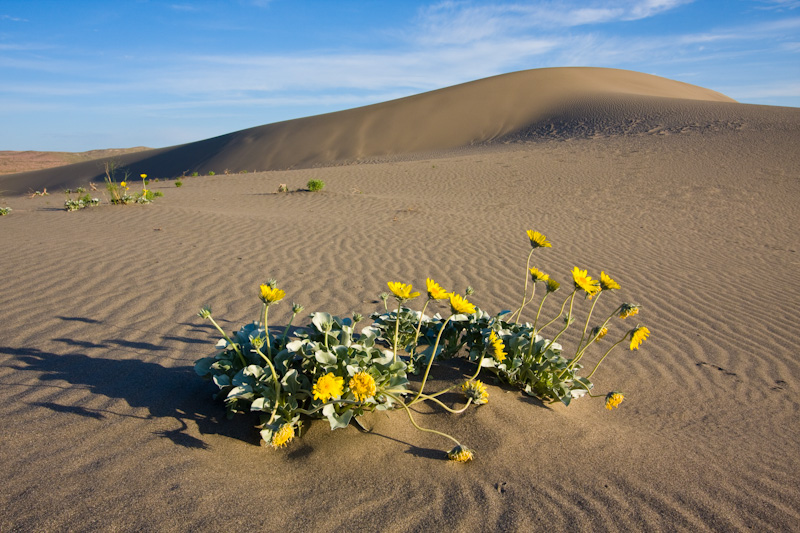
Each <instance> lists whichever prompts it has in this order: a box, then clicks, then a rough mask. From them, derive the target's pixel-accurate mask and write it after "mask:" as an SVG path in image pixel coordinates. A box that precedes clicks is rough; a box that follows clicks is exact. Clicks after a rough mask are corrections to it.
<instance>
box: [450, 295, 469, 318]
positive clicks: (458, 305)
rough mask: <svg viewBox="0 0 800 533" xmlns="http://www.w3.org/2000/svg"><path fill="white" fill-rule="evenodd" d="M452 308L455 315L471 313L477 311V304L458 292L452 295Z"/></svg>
mask: <svg viewBox="0 0 800 533" xmlns="http://www.w3.org/2000/svg"><path fill="white" fill-rule="evenodd" d="M450 309H451V310H452V311H453V314H454V315H459V314H460V315H471V314H472V313H474V312H475V306H474V305H472V304H471V303H469V302H468V301H467V299H466V298H463V297H461V296H460V295H458V294H455V293H453V294H451V295H450Z"/></svg>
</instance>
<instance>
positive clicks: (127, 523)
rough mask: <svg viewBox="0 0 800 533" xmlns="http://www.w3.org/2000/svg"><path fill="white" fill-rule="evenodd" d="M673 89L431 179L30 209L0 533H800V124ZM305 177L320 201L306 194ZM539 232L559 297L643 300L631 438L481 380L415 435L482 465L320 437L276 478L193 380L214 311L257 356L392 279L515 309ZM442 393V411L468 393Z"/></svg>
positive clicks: (16, 258) (269, 184)
mask: <svg viewBox="0 0 800 533" xmlns="http://www.w3.org/2000/svg"><path fill="white" fill-rule="evenodd" d="M673 83H674V82H673ZM656 86H657V88H659V87H660V88H661V89H662V90H663V92H662V94H658V95H647V94H629V93H627V92H626V91H624V90H622V91H619V92H614V91H613V90H612V89H607V90H606V92H605V93H602V94H601V93H600V92H597V93H596V94H594V95H591V97H589V96H587V95H584V96H585V97H584V98H582V99H580V101H575V103H574V105H566V104H564V103H563V102H562V103H554V104H548V105H544V104H542V105H541V106H540V107H541V108H542V110H543V114H540V115H539V116H538V117H539V118H536V119H535V120H530V121H528V122H527V123H525V124H522V125H521V126H520V125H519V124H518V125H517V126H519V127H515V128H512V129H511V130H509V131H507V132H505V133H503V134H502V135H500V134H497V137H496V139H495V140H494V142H480V143H474V144H473V145H472V146H469V143H461V144H460V145H458V146H452V147H443V146H425V147H423V148H424V150H427V151H428V152H429V153H428V154H427V155H425V156H423V155H421V154H420V153H419V152H416V153H415V152H412V151H408V152H404V153H396V154H383V155H382V156H380V157H385V158H386V159H385V160H382V161H381V160H380V157H378V156H377V155H376V156H375V158H373V159H370V161H372V162H370V163H369V164H365V163H364V162H363V161H362V164H344V163H338V164H337V165H335V166H328V167H317V168H306V169H296V170H273V171H268V172H257V173H252V172H250V173H248V174H230V175H224V174H222V173H219V174H218V175H216V176H213V177H209V176H203V177H196V178H186V179H184V185H183V187H181V188H179V189H178V188H176V187H175V186H174V182H172V181H163V180H162V181H159V182H158V183H154V184H153V185H154V186H155V188H156V189H157V190H162V191H163V192H164V197H163V198H160V199H157V200H156V202H155V203H153V204H152V205H147V206H122V207H117V206H111V205H107V204H106V205H102V206H100V207H96V208H91V209H86V210H83V211H79V212H74V213H67V212H64V211H62V210H61V209H60V208H61V204H62V202H63V200H62V198H61V197H60V195H57V194H51V196H48V197H37V198H27V197H26V196H24V195H23V192H24V191H19V192H18V193H17V194H9V193H6V195H5V197H4V200H3V202H0V203H3V204H5V205H9V206H11V207H12V208H13V209H14V211H13V212H12V213H11V214H10V215H9V216H6V217H2V218H0V249H2V250H3V263H2V264H3V268H2V269H0V287H2V299H1V301H2V305H0V323H1V324H3V325H2V327H1V328H0V385H1V386H0V439H1V440H0V464H2V465H3V468H2V470H0V510H2V512H1V513H0V531H66V530H76V531H92V530H98V531H189V530H192V531H195V530H201V531H219V530H233V529H242V530H254V529H256V528H261V529H264V528H267V529H279V530H287V531H307V530H312V529H322V530H335V529H348V530H364V531H387V530H388V531H430V530H452V531H497V530H505V531H563V530H579V531H605V530H648V531H651V530H682V531H706V530H715V531H719V530H726V531H727V530H747V529H752V530H761V531H790V530H794V529H796V525H797V523H800V511H798V509H800V491H798V489H797V486H798V485H800V453H799V452H800V444H799V443H800V439H799V437H800V435H798V433H799V430H798V428H800V425H799V424H798V422H800V402H799V401H798V385H797V379H798V378H800V365H799V364H798V355H797V354H798V347H800V324H798V321H797V301H798V300H800V286H799V285H798V284H797V282H796V277H797V276H796V272H797V269H798V264H800V258H799V256H798V250H800V238H799V236H798V230H797V222H798V220H799V218H798V210H799V208H798V205H800V179H798V178H800V153H798V150H797V146H798V141H799V140H800V110H797V109H792V108H773V107H764V106H751V105H744V104H738V103H735V102H730V101H727V102H726V101H721V100H723V99H724V97H719V98H717V99H716V100H714V99H713V98H711V97H709V98H707V99H698V98H682V97H681V96H682V93H680V92H678V93H677V95H676V96H675V97H670V96H668V95H667V94H668V93H669V91H670V90H671V89H670V87H672V90H675V86H672V85H670V84H665V85H663V86H662V85H658V84H656ZM500 88H503V87H502V86H501V87H500ZM487 91H488V89H487ZM712 96H713V95H712ZM714 98H716V97H714ZM534 107H535V106H534ZM465 120H466V119H465ZM411 126H412V125H410V124H406V123H403V127H405V128H408V127H411ZM496 130H497V131H501V130H504V128H501V127H500V126H498V127H497V128H496ZM343 131H344V130H343ZM342 135H344V132H343V133H342ZM398 135H400V134H398ZM403 135H410V134H409V133H408V132H406V133H403ZM442 135H444V134H442ZM342 142H343V143H344V141H342ZM353 142H355V141H353ZM265 149H266V148H265ZM353 149H354V150H355V148H353ZM63 168H65V169H68V168H71V167H63ZM18 176H20V175H16V177H15V179H18ZM73 177H74V179H84V178H83V176H82V175H77V174H76V175H75V176H73ZM42 179H44V178H42ZM309 179H321V180H324V181H325V183H326V186H325V188H324V190H323V191H321V192H317V193H308V192H302V191H299V189H302V188H304V187H305V184H306V182H307V181H308V180H309ZM2 183H3V182H0V185H2ZM5 183H8V182H5ZM280 183H285V184H287V185H288V186H289V189H290V190H291V191H293V192H290V193H287V194H275V191H276V189H277V187H278V184H280ZM52 187H53V189H51V190H58V184H57V183H53V184H52ZM0 188H1V187H0ZM527 229H535V230H538V231H541V232H542V233H544V234H545V235H546V236H547V237H548V239H549V240H551V241H552V243H553V247H552V249H547V250H542V251H541V252H537V253H536V254H535V259H534V264H535V265H536V266H538V267H539V268H541V269H542V270H545V271H547V272H549V273H551V275H552V276H553V277H555V278H556V279H558V280H560V281H562V283H564V284H566V283H567V282H568V281H569V270H570V269H571V268H572V267H573V266H575V265H577V266H580V267H581V268H588V269H589V270H590V273H593V274H594V275H595V276H597V275H599V272H600V271H601V270H604V271H605V272H607V273H609V274H610V275H611V276H612V277H613V278H614V279H616V280H617V281H619V283H620V284H621V285H622V290H621V291H619V293H618V294H616V295H614V296H612V297H610V298H609V299H608V301H602V300H601V301H600V302H599V303H598V307H599V308H602V309H605V310H606V311H607V310H608V309H610V308H613V307H614V306H616V304H617V303H618V302H619V301H635V302H638V303H641V304H642V305H643V310H642V312H641V313H640V315H639V317H637V318H639V321H640V322H641V323H642V324H643V325H646V326H647V327H648V328H649V329H650V330H651V332H652V335H651V337H650V338H649V339H648V340H647V341H646V343H645V344H644V345H643V346H642V348H641V349H640V350H639V351H637V352H629V351H627V350H623V351H620V352H618V353H616V354H615V355H614V356H613V357H611V358H609V360H608V361H607V362H606V363H604V366H603V367H601V370H600V371H599V372H598V374H597V375H596V376H595V378H596V379H595V380H594V381H595V384H596V386H597V389H598V391H609V390H613V389H619V390H622V391H624V393H625V396H626V400H625V402H623V404H622V405H621V406H620V407H619V408H618V409H615V410H614V411H608V410H606V409H604V408H603V405H602V402H601V401H600V400H599V399H598V400H592V399H587V398H584V399H580V400H577V401H575V402H573V404H572V405H571V406H569V407H565V406H563V405H542V404H541V403H539V402H537V401H534V400H532V399H531V398H528V397H526V396H524V395H522V394H520V393H519V392H517V391H514V390H512V389H510V388H508V387H506V386H503V385H500V384H497V383H496V382H495V381H494V380H493V379H492V378H491V377H490V374H488V373H487V374H485V375H484V376H483V377H484V378H486V381H487V382H488V384H489V394H490V400H489V403H488V404H487V405H484V406H481V407H479V408H477V409H470V410H468V411H467V412H466V413H464V414H462V415H458V416H453V415H449V414H445V413H443V412H442V411H441V410H439V409H436V408H433V407H428V406H425V407H421V408H420V409H419V411H418V412H419V415H418V418H419V420H420V422H422V423H424V424H426V425H427V426H429V427H433V428H436V429H439V430H442V431H446V432H450V433H452V434H454V435H456V436H457V437H458V438H459V439H460V440H461V441H462V442H463V443H464V444H465V445H467V446H469V447H470V448H472V449H473V450H474V451H475V453H476V460H475V461H473V462H472V463H468V464H455V463H453V462H449V461H446V460H444V457H443V450H446V449H448V448H449V443H448V442H447V441H445V440H443V439H441V438H440V437H437V436H436V435H431V434H423V433H421V432H418V431H416V430H414V429H413V427H411V425H410V424H409V422H408V419H407V417H406V416H405V415H404V414H403V413H401V412H392V413H389V414H388V415H386V414H382V415H375V416H371V417H370V418H369V423H370V424H372V426H373V429H372V432H371V433H369V434H365V433H362V432H359V431H358V430H357V429H356V428H354V427H349V428H347V429H344V430H337V431H335V432H331V431H330V430H329V427H328V424H327V422H326V421H314V422H313V423H312V424H311V425H310V427H309V429H308V431H307V433H306V434H305V435H304V436H303V437H302V438H301V439H296V440H295V441H293V442H292V443H291V444H290V446H289V447H288V448H286V449H283V450H279V451H274V450H272V449H267V448H263V447H260V446H259V437H258V433H257V431H256V430H255V429H254V428H253V424H254V423H256V422H257V419H256V418H250V417H239V418H237V419H234V420H226V418H225V413H224V410H223V408H222V406H221V404H218V403H216V402H214V401H213V400H212V399H211V394H212V392H213V390H214V387H213V385H211V384H209V383H207V382H203V381H202V380H200V379H199V378H198V377H197V376H196V375H195V373H194V372H193V370H192V365H193V363H194V361H195V360H196V359H198V358H199V357H203V356H207V355H211V354H213V351H214V349H213V343H214V342H215V341H216V336H215V335H214V334H213V331H212V330H211V328H210V326H209V324H208V323H206V322H204V321H202V320H201V319H200V318H198V317H196V316H195V314H196V312H197V311H198V310H199V308H200V307H201V306H203V305H205V304H209V305H210V306H211V307H212V308H213V310H214V315H215V317H216V318H217V319H218V320H219V321H220V323H221V324H222V325H223V326H224V327H225V328H226V329H235V328H237V327H238V326H240V325H243V324H244V323H246V322H248V321H251V320H254V319H255V318H256V315H257V313H258V311H259V309H260V303H259V301H258V299H257V291H258V284H259V283H263V282H264V281H265V280H266V279H267V278H268V277H275V278H277V279H278V281H279V283H280V286H281V287H282V288H283V289H284V290H285V291H286V293H287V299H286V301H285V302H282V303H280V304H277V306H276V307H275V308H274V309H273V311H271V312H270V313H271V314H270V318H271V321H272V320H274V321H275V323H276V324H284V323H285V321H286V320H287V319H288V317H289V315H290V309H291V304H290V302H291V301H295V302H298V303H301V304H303V305H304V306H305V307H306V310H307V311H309V312H311V311H318V310H324V311H329V312H331V313H334V314H339V315H342V316H346V315H349V314H350V313H351V312H353V311H359V312H361V313H363V314H368V313H369V312H371V311H373V310H378V309H380V305H381V304H380V302H379V300H378V297H377V295H378V294H379V293H380V292H383V291H385V290H386V282H387V281H393V280H400V281H405V282H411V283H414V285H415V286H420V287H421V286H423V285H424V280H425V278H426V277H427V276H430V277H433V278H434V279H435V280H436V281H438V282H439V283H440V284H441V285H443V286H444V287H445V288H447V289H451V290H457V291H463V290H464V288H465V287H466V286H467V285H468V284H469V285H472V286H473V287H474V288H475V291H476V292H475V294H474V296H473V297H472V301H474V302H475V303H476V304H477V305H479V306H480V307H481V308H483V309H485V310H487V311H489V312H496V311H499V310H500V309H505V308H509V307H512V306H513V305H514V304H515V303H516V302H517V300H518V299H519V296H520V295H521V290H522V283H523V278H522V274H523V269H524V262H525V257H526V256H527V254H528V251H529V244H528V240H527V237H526V235H525V230H527ZM604 298H605V297H604ZM586 309H587V306H586V305H585V303H584V302H581V306H580V311H579V312H583V313H585V312H586ZM552 310H553V308H552V307H551V308H548V307H546V311H550V312H552ZM303 323H307V322H305V321H303ZM617 329H618V330H619V331H621V329H622V326H621V325H619V326H617ZM571 340H572V342H574V340H575V339H574V337H573V338H571ZM569 341H570V339H567V341H565V345H567V346H568V345H569ZM595 355H596V354H595ZM434 370H435V371H436V372H437V375H438V376H440V379H439V380H438V381H437V382H436V383H435V384H434V387H436V386H441V385H443V384H445V383H450V382H451V381H456V380H458V379H460V376H462V375H463V374H464V371H465V370H466V368H465V367H461V366H458V365H451V364H443V365H436V367H435V369H434ZM450 399H451V400H452V401H454V402H457V401H458V398H457V397H456V396H453V397H451V398H450Z"/></svg>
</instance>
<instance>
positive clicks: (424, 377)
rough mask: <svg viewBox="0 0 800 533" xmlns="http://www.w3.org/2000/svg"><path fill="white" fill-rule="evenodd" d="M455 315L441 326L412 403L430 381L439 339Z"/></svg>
mask: <svg viewBox="0 0 800 533" xmlns="http://www.w3.org/2000/svg"><path fill="white" fill-rule="evenodd" d="M453 316H454V315H450V316H449V317H447V320H445V321H444V323H443V324H442V327H441V328H439V334H438V335H437V336H436V344H434V345H433V353H431V360H430V361H428V368H426V369H425V375H424V376H423V377H422V383H421V384H420V386H419V392H418V393H417V395H416V396H414V399H413V400H411V403H414V402H415V401H417V398H419V396H420V394H422V389H424V388H425V383H426V382H427V381H428V374H429V373H430V371H431V365H432V364H433V360H434V359H435V358H436V349H437V348H439V341H440V340H441V338H442V333H443V332H444V328H445V327H446V326H447V323H448V322H450V319H451V318H453ZM403 405H405V404H403Z"/></svg>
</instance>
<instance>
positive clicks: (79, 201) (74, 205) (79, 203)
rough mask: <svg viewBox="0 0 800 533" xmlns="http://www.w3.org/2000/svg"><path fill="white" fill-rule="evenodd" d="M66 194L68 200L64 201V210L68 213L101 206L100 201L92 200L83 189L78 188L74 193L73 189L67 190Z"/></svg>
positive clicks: (97, 199)
mask: <svg viewBox="0 0 800 533" xmlns="http://www.w3.org/2000/svg"><path fill="white" fill-rule="evenodd" d="M73 193H74V194H76V195H77V197H75V198H73V197H72V194H73ZM64 194H66V195H67V199H66V200H64V209H66V210H67V211H77V210H78V209H84V208H86V207H94V206H96V205H100V199H99V198H92V196H91V195H89V193H87V192H86V189H84V188H83V187H78V188H77V189H75V190H74V191H73V190H72V189H67V190H65V191H64ZM81 195H82V196H81Z"/></svg>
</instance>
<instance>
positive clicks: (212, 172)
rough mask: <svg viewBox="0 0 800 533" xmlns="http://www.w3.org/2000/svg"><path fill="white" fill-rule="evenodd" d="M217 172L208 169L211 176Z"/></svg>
mask: <svg viewBox="0 0 800 533" xmlns="http://www.w3.org/2000/svg"><path fill="white" fill-rule="evenodd" d="M216 174H217V173H216V172H214V171H213V170H209V171H208V175H209V176H215V175H216Z"/></svg>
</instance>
